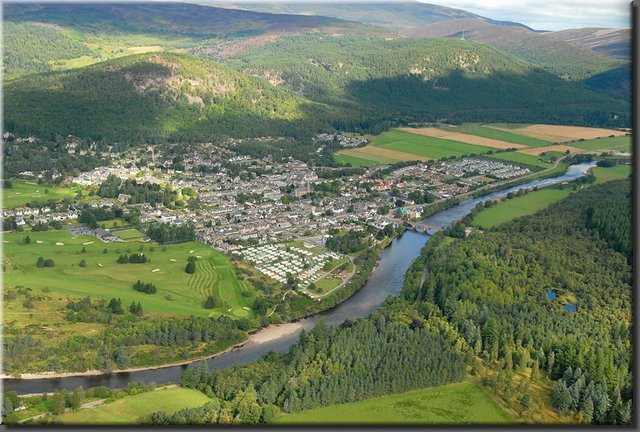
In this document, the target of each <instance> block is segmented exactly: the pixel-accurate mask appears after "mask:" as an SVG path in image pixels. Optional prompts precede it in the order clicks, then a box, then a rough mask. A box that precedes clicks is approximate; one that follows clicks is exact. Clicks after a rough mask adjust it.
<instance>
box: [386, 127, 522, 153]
mask: <svg viewBox="0 0 640 432" xmlns="http://www.w3.org/2000/svg"><path fill="white" fill-rule="evenodd" d="M399 130H401V131H403V132H408V133H412V134H416V135H423V136H428V137H434V138H442V139H445V140H449V141H458V142H461V143H465V144H472V145H479V146H483V147H491V148H497V149H503V150H504V149H508V148H524V147H525V146H524V145H522V144H516V143H513V142H508V141H502V140H497V139H493V138H487V137H483V136H479V135H471V134H468V133H462V132H458V131H457V130H450V128H446V129H444V128H434V127H424V128H399Z"/></svg>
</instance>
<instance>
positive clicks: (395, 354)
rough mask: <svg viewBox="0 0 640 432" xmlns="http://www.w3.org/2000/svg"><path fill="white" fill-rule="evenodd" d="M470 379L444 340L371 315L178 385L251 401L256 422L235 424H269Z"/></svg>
mask: <svg viewBox="0 0 640 432" xmlns="http://www.w3.org/2000/svg"><path fill="white" fill-rule="evenodd" d="M465 375H466V362H465V359H464V358H463V356H462V355H460V353H458V352H457V351H456V350H455V348H453V347H451V346H450V345H449V344H448V341H447V338H446V336H445V335H443V334H441V333H440V332H438V331H437V330H435V329H428V328H423V327H422V326H421V325H420V324H419V323H412V324H409V325H407V324H404V323H398V322H390V321H388V320H387V319H386V318H385V316H384V315H383V314H379V313H374V314H373V315H372V316H371V317H368V318H363V319H358V320H356V321H353V322H351V321H347V322H345V323H344V324H343V325H341V326H333V327H329V326H326V325H325V324H323V323H319V324H318V325H316V327H315V328H314V329H313V330H312V331H310V332H309V333H308V334H307V333H304V332H303V333H302V335H301V336H300V341H299V342H298V343H297V344H296V345H295V346H293V347H292V348H291V349H290V350H289V351H288V352H287V353H286V354H278V353H270V354H267V355H265V356H263V357H262V358H261V359H260V360H257V361H254V362H251V363H248V364H246V365H240V366H234V367H232V368H229V369H226V370H224V371H220V370H213V371H211V372H209V371H208V370H207V368H206V365H205V364H204V363H201V364H200V365H198V366H195V367H193V368H190V369H188V370H187V371H186V372H185V373H184V374H183V377H182V382H181V383H182V385H183V386H185V387H189V388H196V389H199V390H201V391H203V392H204V393H206V394H208V395H210V396H216V397H218V398H220V399H221V400H222V401H231V403H232V405H235V404H234V403H233V401H235V400H237V399H238V397H247V398H250V400H251V401H252V406H253V409H252V410H251V412H252V413H253V415H251V416H249V415H248V413H246V412H245V411H243V410H239V411H237V412H236V415H237V416H239V418H238V419H237V421H239V422H243V423H257V422H259V421H264V420H265V418H264V416H265V413H267V415H268V414H269V413H270V412H278V411H280V410H282V411H284V412H296V411H300V410H303V409H307V408H312V407H317V406H325V405H331V404H335V403H342V402H350V401H356V400H361V399H366V398H370V397H373V396H377V395H382V394H386V393H390V392H394V393H395V392H401V391H405V390H410V389H415V388H421V387H431V386H437V385H443V384H446V383H450V382H456V381H460V380H462V379H463V378H464V377H465ZM222 403H223V404H225V403H227V402H222ZM218 409H220V408H218ZM193 415H194V413H191V416H193ZM202 415H204V413H201V414H200V415H198V417H200V416H202ZM164 418H165V416H162V415H159V414H158V415H155V416H151V417H150V418H148V419H147V421H149V422H161V423H162V422H163V419H164Z"/></svg>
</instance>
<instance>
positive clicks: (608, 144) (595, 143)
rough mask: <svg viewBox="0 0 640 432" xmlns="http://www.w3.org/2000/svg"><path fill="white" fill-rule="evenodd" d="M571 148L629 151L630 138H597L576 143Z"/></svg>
mask: <svg viewBox="0 0 640 432" xmlns="http://www.w3.org/2000/svg"><path fill="white" fill-rule="evenodd" d="M571 145H572V146H574V147H578V148H580V149H583V150H607V149H611V150H618V151H631V137H630V136H620V137H615V138H598V139H592V140H587V141H576V142H573V143H571Z"/></svg>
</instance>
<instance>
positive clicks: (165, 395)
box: [56, 387, 211, 425]
mask: <svg viewBox="0 0 640 432" xmlns="http://www.w3.org/2000/svg"><path fill="white" fill-rule="evenodd" d="M210 401H211V399H209V398H208V397H207V396H205V395H204V394H203V393H202V392H199V391H197V390H192V389H186V388H180V387H178V388H171V389H165V390H157V391H151V392H146V393H141V394H137V395H135V396H125V397H124V398H122V399H119V400H117V401H115V402H111V403H108V404H105V405H101V406H97V407H95V408H87V409H81V410H78V411H75V412H68V413H65V414H63V415H61V416H58V417H56V420H59V421H60V422H61V423H63V424H92V425H112V424H135V423H136V421H137V420H138V419H139V418H140V417H143V416H146V415H149V414H151V413H154V412H156V411H164V412H166V413H167V414H173V413H175V412H176V411H179V410H181V409H183V408H196V407H200V406H202V405H204V404H206V403H207V402H210Z"/></svg>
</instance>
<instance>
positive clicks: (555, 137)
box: [499, 124, 624, 142]
mask: <svg viewBox="0 0 640 432" xmlns="http://www.w3.org/2000/svg"><path fill="white" fill-rule="evenodd" d="M499 129H502V128H499ZM511 131H513V132H514V133H517V134H519V135H525V136H528V137H531V138H536V139H540V140H545V141H549V142H567V141H573V140H577V139H581V138H583V139H593V138H599V137H608V136H610V135H616V136H618V135H624V132H621V131H618V130H613V129H600V128H592V127H582V126H562V125H547V124H533V125H527V126H524V127H520V128H516V129H509V132H511Z"/></svg>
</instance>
